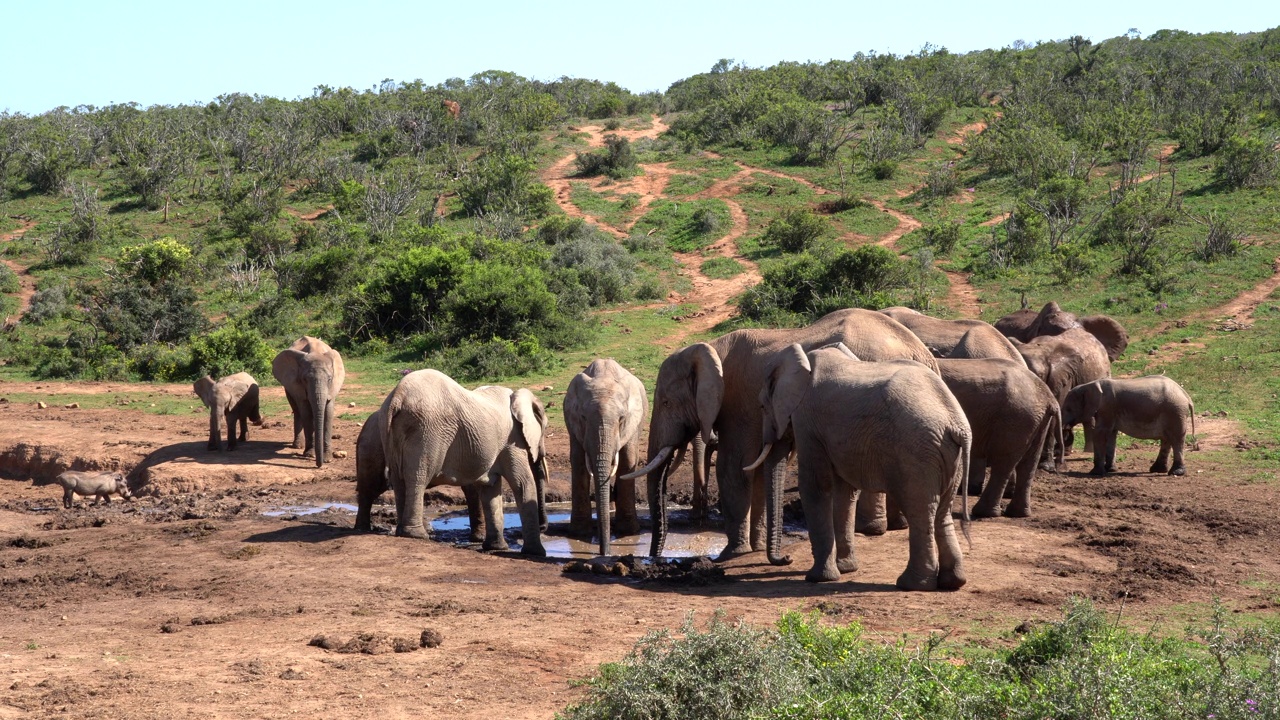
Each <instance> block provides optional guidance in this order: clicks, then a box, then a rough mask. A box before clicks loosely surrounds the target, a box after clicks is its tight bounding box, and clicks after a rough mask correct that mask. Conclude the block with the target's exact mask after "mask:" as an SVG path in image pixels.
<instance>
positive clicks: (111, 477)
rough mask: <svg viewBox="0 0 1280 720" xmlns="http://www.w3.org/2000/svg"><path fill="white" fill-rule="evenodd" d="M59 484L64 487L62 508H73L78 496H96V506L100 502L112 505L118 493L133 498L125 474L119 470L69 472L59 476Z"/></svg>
mask: <svg viewBox="0 0 1280 720" xmlns="http://www.w3.org/2000/svg"><path fill="white" fill-rule="evenodd" d="M57 482H58V484H59V485H61V486H62V507H64V508H69V507H71V506H72V504H73V501H74V499H75V497H74V496H76V495H79V496H81V497H89V496H90V495H96V496H97V499H95V500H94V501H93V504H94V505H97V504H98V501H99V500H101V501H103V502H105V503H107V504H108V505H110V504H111V497H110V495H111V494H112V493H117V494H119V495H120V497H122V498H125V499H129V498H132V497H133V494H132V493H130V492H129V483H127V482H125V479H124V473H122V472H120V471H118V470H117V471H114V472H80V471H78V470H68V471H66V472H64V473H62V474H61V475H59V476H58V481H57Z"/></svg>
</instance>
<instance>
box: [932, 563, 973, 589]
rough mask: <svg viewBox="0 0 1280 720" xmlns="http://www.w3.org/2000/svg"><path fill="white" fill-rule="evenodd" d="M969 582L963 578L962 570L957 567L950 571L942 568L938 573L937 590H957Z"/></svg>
mask: <svg viewBox="0 0 1280 720" xmlns="http://www.w3.org/2000/svg"><path fill="white" fill-rule="evenodd" d="M968 581H969V578H967V577H965V574H964V570H963V569H961V568H960V567H959V566H956V567H954V568H951V569H950V570H948V569H946V568H943V569H942V570H939V571H938V589H939V590H959V589H960V588H962V587H964V584H965V583H966V582H968Z"/></svg>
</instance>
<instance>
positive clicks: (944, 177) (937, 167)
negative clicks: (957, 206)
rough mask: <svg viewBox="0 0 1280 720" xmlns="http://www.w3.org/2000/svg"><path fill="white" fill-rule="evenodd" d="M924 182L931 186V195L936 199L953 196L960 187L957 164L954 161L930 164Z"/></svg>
mask: <svg viewBox="0 0 1280 720" xmlns="http://www.w3.org/2000/svg"><path fill="white" fill-rule="evenodd" d="M924 184H925V187H927V188H929V196H930V197H932V198H934V199H939V198H947V197H951V196H952V195H954V194H955V192H956V190H958V189H959V188H960V176H959V175H958V174H957V173H956V164H955V163H954V162H937V163H932V164H930V165H929V173H928V175H926V176H925V179H924Z"/></svg>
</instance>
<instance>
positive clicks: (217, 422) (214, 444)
mask: <svg viewBox="0 0 1280 720" xmlns="http://www.w3.org/2000/svg"><path fill="white" fill-rule="evenodd" d="M226 409H227V407H226V405H225V404H223V403H222V402H219V401H218V400H216V399H215V400H214V402H213V405H212V406H211V407H210V408H209V449H210V450H221V449H222V420H223V417H224V411H225V410H226Z"/></svg>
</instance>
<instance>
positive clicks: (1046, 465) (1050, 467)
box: [1040, 460, 1058, 473]
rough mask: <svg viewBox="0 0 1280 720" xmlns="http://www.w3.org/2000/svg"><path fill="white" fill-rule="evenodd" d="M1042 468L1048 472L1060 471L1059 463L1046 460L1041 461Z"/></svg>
mask: <svg viewBox="0 0 1280 720" xmlns="http://www.w3.org/2000/svg"><path fill="white" fill-rule="evenodd" d="M1040 469H1041V470H1043V471H1045V472H1047V473H1056V472H1058V465H1057V463H1053V462H1049V461H1047V460H1046V461H1045V462H1042V463H1040Z"/></svg>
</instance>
